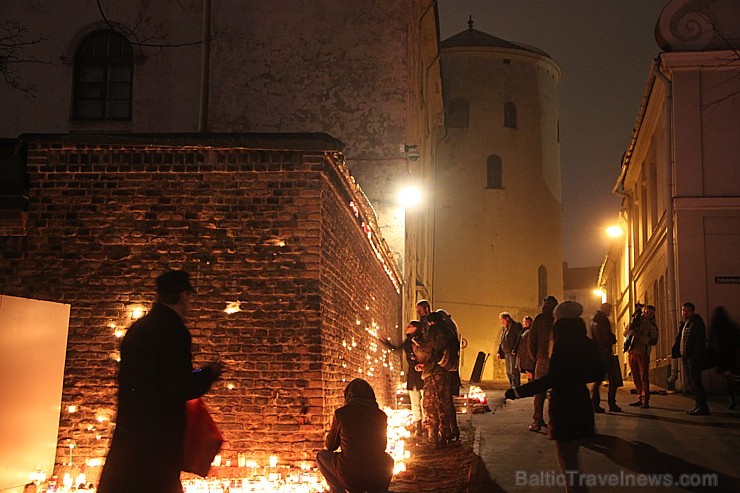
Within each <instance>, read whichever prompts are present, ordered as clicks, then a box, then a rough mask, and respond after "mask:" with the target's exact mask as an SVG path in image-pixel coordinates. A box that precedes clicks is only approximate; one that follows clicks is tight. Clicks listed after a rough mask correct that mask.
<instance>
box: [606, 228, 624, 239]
mask: <svg viewBox="0 0 740 493" xmlns="http://www.w3.org/2000/svg"><path fill="white" fill-rule="evenodd" d="M606 234H608V235H609V236H611V237H612V238H617V237H619V236H622V235H623V234H624V231H622V227H621V226H609V227H608V228H606Z"/></svg>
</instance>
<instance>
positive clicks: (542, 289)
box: [537, 265, 547, 301]
mask: <svg viewBox="0 0 740 493" xmlns="http://www.w3.org/2000/svg"><path fill="white" fill-rule="evenodd" d="M546 297H547V267H545V266H544V265H540V267H539V269H537V298H538V299H539V300H540V301H544V299H545V298H546Z"/></svg>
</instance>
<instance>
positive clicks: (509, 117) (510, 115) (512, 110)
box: [504, 102, 516, 128]
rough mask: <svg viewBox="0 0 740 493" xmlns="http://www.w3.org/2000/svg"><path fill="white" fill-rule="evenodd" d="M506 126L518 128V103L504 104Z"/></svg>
mask: <svg viewBox="0 0 740 493" xmlns="http://www.w3.org/2000/svg"><path fill="white" fill-rule="evenodd" d="M504 127H508V128H516V105H515V104H514V103H512V102H508V103H505V104H504Z"/></svg>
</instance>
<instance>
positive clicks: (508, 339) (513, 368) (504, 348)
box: [498, 312, 524, 388]
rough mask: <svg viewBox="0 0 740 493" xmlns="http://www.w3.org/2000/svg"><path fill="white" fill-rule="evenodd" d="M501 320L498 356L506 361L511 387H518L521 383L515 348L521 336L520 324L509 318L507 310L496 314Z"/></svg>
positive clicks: (522, 330)
mask: <svg viewBox="0 0 740 493" xmlns="http://www.w3.org/2000/svg"><path fill="white" fill-rule="evenodd" d="M498 318H499V320H500V321H501V325H502V327H501V342H500V343H499V345H498V357H499V359H501V358H502V355H503V359H504V361H505V362H506V376H507V377H508V378H509V386H510V387H511V388H514V387H518V386H519V384H520V383H521V381H520V378H519V367H518V366H517V365H516V350H517V346H518V345H519V338H520V337H521V336H522V332H524V329H522V324H520V323H519V322H517V321H515V320H514V319H513V318H511V314H510V313H509V312H501V314H499V316H498Z"/></svg>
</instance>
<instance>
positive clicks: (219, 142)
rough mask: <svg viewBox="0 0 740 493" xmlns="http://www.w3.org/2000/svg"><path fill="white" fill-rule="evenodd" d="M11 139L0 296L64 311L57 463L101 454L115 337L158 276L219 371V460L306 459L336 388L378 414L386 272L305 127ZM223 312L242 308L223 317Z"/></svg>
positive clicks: (323, 150) (390, 365) (388, 284)
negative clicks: (186, 285)
mask: <svg viewBox="0 0 740 493" xmlns="http://www.w3.org/2000/svg"><path fill="white" fill-rule="evenodd" d="M25 140H26V141H27V145H28V174H29V178H30V190H29V195H30V203H29V210H28V213H27V215H26V222H25V225H24V227H25V230H23V231H25V236H22V237H21V239H20V240H19V237H18V235H17V231H18V230H17V229H13V228H12V226H13V225H12V224H4V228H3V231H11V230H12V231H14V232H15V236H0V243H1V244H2V252H3V256H2V258H1V259H0V286H2V288H0V289H2V292H3V294H9V295H14V296H22V297H27V298H35V299H42V300H49V301H55V302H63V303H69V304H70V305H71V315H70V323H69V335H68V341H69V342H68V348H67V359H66V368H65V380H64V387H63V397H62V403H61V404H62V406H61V408H62V413H61V420H60V428H59V437H60V439H59V443H58V454H57V462H58V463H61V462H65V461H67V460H68V457H69V448H68V445H69V444H70V443H74V444H75V446H76V448H75V449H74V454H75V456H76V457H77V458H78V459H77V461H80V462H81V461H83V460H84V459H86V458H101V457H103V456H104V455H105V453H106V452H107V448H108V440H109V438H110V436H111V431H112V427H113V421H114V419H115V392H116V382H115V378H116V374H117V361H116V360H115V357H116V356H117V350H118V346H119V341H120V340H119V339H118V338H117V337H116V335H115V332H116V330H119V329H122V328H126V327H127V326H128V325H129V324H130V323H131V321H132V317H131V314H132V310H133V309H134V308H136V307H137V306H139V307H143V308H145V309H146V308H148V307H149V306H150V304H151V301H152V300H153V299H154V289H153V288H154V278H155V277H156V276H157V275H159V274H160V273H161V272H163V271H164V270H166V269H170V268H176V269H186V270H188V271H189V272H190V273H191V275H192V277H193V278H194V284H195V286H196V290H197V293H196V297H195V306H194V314H193V317H192V321H191V323H190V326H191V332H192V333H193V343H194V353H195V359H196V362H197V363H202V362H205V361H209V360H212V359H220V360H221V361H222V362H224V363H225V364H226V373H225V374H224V377H223V380H221V381H219V382H217V383H216V384H215V387H214V389H212V391H211V392H210V393H209V394H208V395H207V398H206V401H207V404H208V405H209V407H210V408H211V410H212V413H213V414H214V418H215V420H216V421H217V422H218V423H219V425H220V428H221V429H222V431H223V432H224V435H225V438H226V444H225V445H224V448H223V454H222V455H223V458H224V463H225V461H226V460H229V459H230V460H231V461H232V462H233V463H234V464H236V458H237V453H239V452H243V453H245V454H247V456H248V457H250V458H253V459H256V460H262V461H264V460H266V458H267V456H268V455H270V454H273V453H275V454H278V455H279V456H280V458H281V461H286V462H291V463H298V462H300V461H304V460H313V458H314V456H315V453H316V451H317V450H318V449H320V448H321V446H322V443H323V438H324V432H325V431H326V429H327V427H328V425H329V421H330V418H331V413H332V412H333V410H334V408H335V407H337V406H338V405H341V402H342V400H341V392H342V390H343V388H344V386H345V385H346V383H347V382H349V380H351V379H352V378H355V377H358V376H360V377H363V378H366V379H367V380H369V381H370V382H371V383H372V385H373V387H374V388H375V389H376V392H377V394H378V398H379V401H381V402H383V403H386V404H388V405H390V404H391V403H392V394H393V393H392V390H393V387H394V386H395V382H396V381H397V379H398V375H397V373H398V370H399V362H400V358H399V355H398V354H397V353H390V352H387V351H386V348H385V346H384V345H383V344H382V343H381V342H380V339H379V338H382V339H385V338H388V337H393V338H395V339H398V338H399V330H398V323H399V306H400V299H399V298H400V295H399V286H398V283H399V276H398V272H397V271H396V268H395V266H394V265H393V264H392V262H391V260H390V256H389V255H388V249H387V247H386V246H385V244H384V242H383V241H382V239H380V238H378V236H377V232H376V229H375V224H374V216H373V213H372V208H371V206H370V205H369V204H368V203H367V201H366V199H365V197H364V195H363V194H362V191H361V190H359V188H358V187H357V186H356V185H355V184H354V182H353V180H352V179H351V178H350V177H349V174H348V172H347V169H346V167H345V166H344V164H343V158H342V155H341V152H339V150H340V149H341V143H339V142H338V141H335V140H334V139H331V138H330V137H328V136H326V135H321V134H315V135H304V136H290V135H283V136H275V135H273V136H254V135H239V136H234V135H230V136H214V137H209V138H205V137H202V136H200V137H199V136H186V135H181V136H129V137H115V138H114V137H102V136H97V137H96V136H86V137H85V136H66V137H51V136H28V137H26V138H25ZM286 149H287V150H286ZM291 149H295V150H291ZM306 149H308V150H306ZM0 232H2V231H0ZM6 253H7V254H6ZM229 302H239V305H240V308H241V311H239V312H236V313H231V314H227V313H225V312H224V309H225V308H226V306H227V303H229ZM376 334H377V336H376ZM376 359H377V361H376ZM70 405H74V406H76V412H73V413H70V412H69V411H68V406H70ZM89 472H90V471H89ZM92 474H93V476H94V472H93V473H92Z"/></svg>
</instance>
